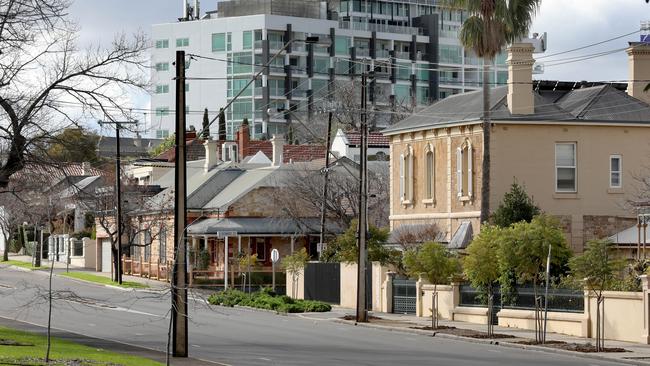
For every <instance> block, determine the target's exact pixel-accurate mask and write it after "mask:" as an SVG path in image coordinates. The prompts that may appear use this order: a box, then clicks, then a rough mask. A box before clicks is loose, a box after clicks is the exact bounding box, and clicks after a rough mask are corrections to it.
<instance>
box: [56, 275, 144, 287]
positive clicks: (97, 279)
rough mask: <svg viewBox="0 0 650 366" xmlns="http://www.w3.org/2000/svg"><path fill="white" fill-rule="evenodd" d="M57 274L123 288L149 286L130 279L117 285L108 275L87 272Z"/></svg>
mask: <svg viewBox="0 0 650 366" xmlns="http://www.w3.org/2000/svg"><path fill="white" fill-rule="evenodd" d="M59 275H61V276H65V277H70V278H76V279H78V280H83V281H88V282H93V283H98V284H101V285H112V286H120V287H125V288H149V286H147V285H145V284H142V283H137V282H130V281H122V285H118V284H117V282H113V281H112V280H111V279H110V278H108V277H104V276H98V275H94V274H90V273H87V272H63V273H59Z"/></svg>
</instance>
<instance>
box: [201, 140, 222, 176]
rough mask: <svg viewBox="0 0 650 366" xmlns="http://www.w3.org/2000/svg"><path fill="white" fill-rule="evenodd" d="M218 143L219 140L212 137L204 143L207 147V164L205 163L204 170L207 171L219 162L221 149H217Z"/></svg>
mask: <svg viewBox="0 0 650 366" xmlns="http://www.w3.org/2000/svg"><path fill="white" fill-rule="evenodd" d="M217 145H218V142H217V141H215V140H212V139H207V140H205V142H204V143H203V146H204V147H205V165H203V170H204V171H205V172H206V173H207V172H209V171H210V170H211V169H212V168H214V167H215V166H217V164H219V150H218V149H217Z"/></svg>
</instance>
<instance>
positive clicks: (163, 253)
mask: <svg viewBox="0 0 650 366" xmlns="http://www.w3.org/2000/svg"><path fill="white" fill-rule="evenodd" d="M166 260H167V228H166V227H165V226H161V227H160V229H159V231H158V262H159V263H160V262H163V261H166Z"/></svg>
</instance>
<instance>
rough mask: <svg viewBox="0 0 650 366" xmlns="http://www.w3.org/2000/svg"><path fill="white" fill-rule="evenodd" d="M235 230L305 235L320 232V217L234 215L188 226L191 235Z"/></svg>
mask: <svg viewBox="0 0 650 366" xmlns="http://www.w3.org/2000/svg"><path fill="white" fill-rule="evenodd" d="M329 229H333V230H332V231H331V232H340V228H335V227H330V226H329V225H328V230H329ZM226 231H234V232H237V234H238V235H265V234H266V235H268V234H276V235H294V234H298V235H305V234H317V233H319V232H320V220H319V219H318V218H315V217H313V218H301V219H298V220H295V219H291V218H276V217H265V218H251V217H234V218H224V219H215V218H213V219H206V220H202V221H199V222H197V223H194V224H192V225H190V226H189V227H188V228H187V232H188V233H189V235H217V234H218V233H219V232H226Z"/></svg>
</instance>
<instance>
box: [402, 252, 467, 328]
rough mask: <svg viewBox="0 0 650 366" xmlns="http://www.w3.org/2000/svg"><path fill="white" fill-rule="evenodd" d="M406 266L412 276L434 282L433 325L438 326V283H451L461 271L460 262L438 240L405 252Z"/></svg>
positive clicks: (433, 326)
mask: <svg viewBox="0 0 650 366" xmlns="http://www.w3.org/2000/svg"><path fill="white" fill-rule="evenodd" d="M404 267H405V268H406V272H407V273H408V275H409V276H410V277H411V278H418V277H419V276H422V277H424V278H425V279H427V280H428V281H429V283H431V284H433V297H432V304H431V327H432V328H433V329H437V328H438V300H437V299H438V285H441V284H446V283H449V280H450V277H451V276H453V275H455V274H457V273H459V272H460V263H459V261H458V258H456V257H455V256H454V255H453V254H452V253H451V252H450V251H448V250H447V249H446V248H445V247H443V246H442V245H441V244H439V243H436V242H428V243H424V244H423V245H422V246H420V247H417V248H411V249H409V250H407V251H406V252H405V253H404Z"/></svg>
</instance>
